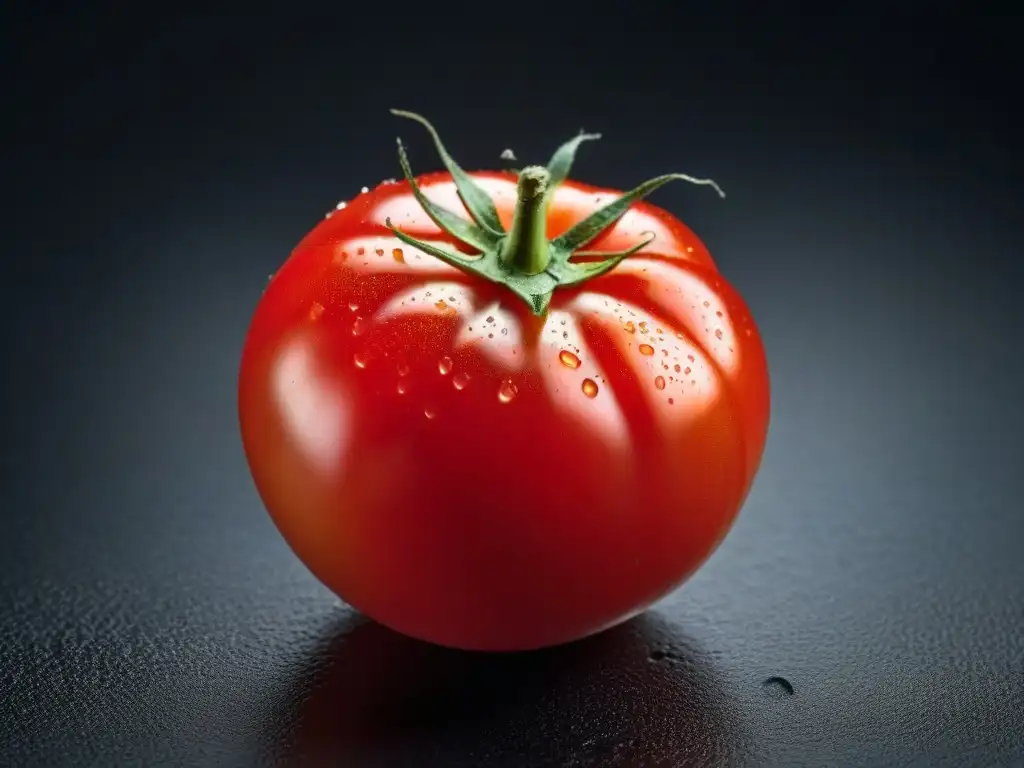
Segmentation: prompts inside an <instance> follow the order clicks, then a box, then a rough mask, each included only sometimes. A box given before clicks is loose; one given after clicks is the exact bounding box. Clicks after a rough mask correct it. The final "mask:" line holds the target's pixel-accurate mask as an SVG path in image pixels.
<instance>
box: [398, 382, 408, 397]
mask: <svg viewBox="0 0 1024 768" xmlns="http://www.w3.org/2000/svg"><path fill="white" fill-rule="evenodd" d="M396 389H397V390H398V394H400V395H404V394H405V393H406V392H408V391H409V384H408V382H405V381H400V382H398V386H397V387H396Z"/></svg>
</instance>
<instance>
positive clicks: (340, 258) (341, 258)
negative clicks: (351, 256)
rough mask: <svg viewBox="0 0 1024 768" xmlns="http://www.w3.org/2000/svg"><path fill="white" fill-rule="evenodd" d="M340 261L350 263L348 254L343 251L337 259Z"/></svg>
mask: <svg viewBox="0 0 1024 768" xmlns="http://www.w3.org/2000/svg"><path fill="white" fill-rule="evenodd" d="M335 258H336V259H337V260H338V261H348V252H347V251H341V252H340V253H339V254H338V255H337V256H336V257H335Z"/></svg>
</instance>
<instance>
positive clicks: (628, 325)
mask: <svg viewBox="0 0 1024 768" xmlns="http://www.w3.org/2000/svg"><path fill="white" fill-rule="evenodd" d="M622 327H623V328H625V329H626V333H636V325H634V323H633V321H632V320H628V321H626V324H625V325H623V326H622Z"/></svg>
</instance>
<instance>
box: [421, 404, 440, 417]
mask: <svg viewBox="0 0 1024 768" xmlns="http://www.w3.org/2000/svg"><path fill="white" fill-rule="evenodd" d="M423 415H424V416H426V417H427V418H428V419H434V418H437V411H436V410H434V409H433V408H431V407H430V406H427V407H426V408H424V409H423Z"/></svg>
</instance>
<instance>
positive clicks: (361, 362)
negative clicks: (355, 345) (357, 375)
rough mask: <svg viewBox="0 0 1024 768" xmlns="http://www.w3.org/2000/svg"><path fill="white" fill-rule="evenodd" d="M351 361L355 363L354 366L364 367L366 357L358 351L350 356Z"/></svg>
mask: <svg viewBox="0 0 1024 768" xmlns="http://www.w3.org/2000/svg"><path fill="white" fill-rule="evenodd" d="M352 362H354V363H355V364H356V368H365V367H366V358H365V357H363V356H362V355H360V354H359V353H358V352H357V353H356V354H354V355H353V356H352Z"/></svg>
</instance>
